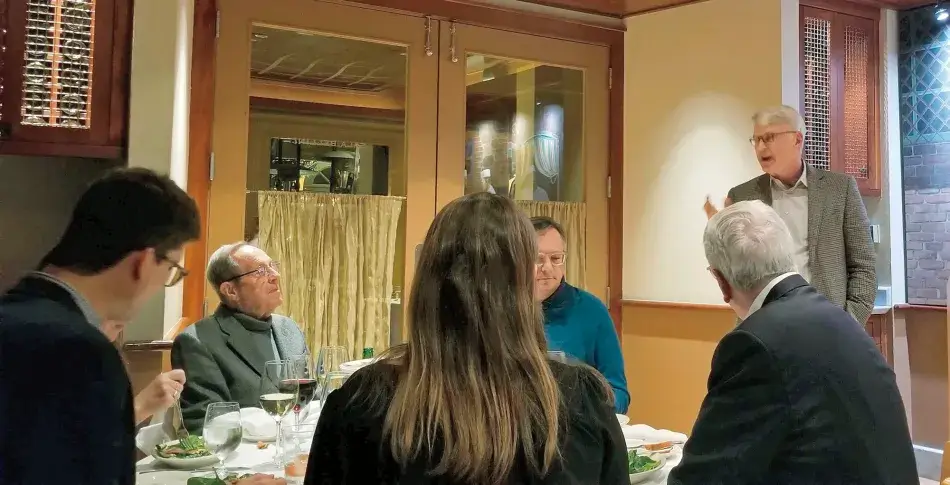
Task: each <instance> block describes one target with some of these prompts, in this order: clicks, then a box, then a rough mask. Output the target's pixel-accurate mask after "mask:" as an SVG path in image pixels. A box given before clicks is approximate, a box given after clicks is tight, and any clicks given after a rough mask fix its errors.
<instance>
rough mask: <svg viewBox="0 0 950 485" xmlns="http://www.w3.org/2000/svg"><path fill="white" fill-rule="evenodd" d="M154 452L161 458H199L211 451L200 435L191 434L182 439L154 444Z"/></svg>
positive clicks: (208, 454)
mask: <svg viewBox="0 0 950 485" xmlns="http://www.w3.org/2000/svg"><path fill="white" fill-rule="evenodd" d="M155 454H156V455H158V456H160V457H162V458H199V457H202V456H211V451H210V450H208V446H207V445H205V440H204V439H203V438H202V437H200V436H194V435H191V436H188V437H187V438H185V439H182V440H178V441H170V442H168V443H162V444H160V445H157V446H155Z"/></svg>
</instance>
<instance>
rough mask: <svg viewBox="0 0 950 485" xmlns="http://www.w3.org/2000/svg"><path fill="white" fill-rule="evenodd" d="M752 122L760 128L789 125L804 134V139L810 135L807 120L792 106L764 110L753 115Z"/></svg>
mask: <svg viewBox="0 0 950 485" xmlns="http://www.w3.org/2000/svg"><path fill="white" fill-rule="evenodd" d="M752 122H753V123H755V124H756V125H759V126H770V125H788V126H791V127H792V128H793V129H795V131H800V132H801V133H802V138H804V137H805V135H806V134H807V133H808V127H807V126H805V119H804V118H802V115H800V114H798V110H797V109H795V108H792V107H791V106H786V105H784V104H783V105H779V106H769V107H767V108H762V109H760V110H758V111H756V112H755V114H754V115H752Z"/></svg>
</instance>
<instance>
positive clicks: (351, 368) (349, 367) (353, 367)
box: [340, 358, 376, 374]
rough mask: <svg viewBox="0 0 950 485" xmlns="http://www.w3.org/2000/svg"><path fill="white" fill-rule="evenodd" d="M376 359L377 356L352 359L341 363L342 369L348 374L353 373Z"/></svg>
mask: <svg viewBox="0 0 950 485" xmlns="http://www.w3.org/2000/svg"><path fill="white" fill-rule="evenodd" d="M375 360H376V359H375V358H369V359H360V360H351V361H349V362H344V363H342V364H340V370H341V371H343V372H345V373H347V374H353V373H355V372H356V371H358V370H360V369H362V368H363V367H366V366H368V365H370V364H372V363H373V361H375Z"/></svg>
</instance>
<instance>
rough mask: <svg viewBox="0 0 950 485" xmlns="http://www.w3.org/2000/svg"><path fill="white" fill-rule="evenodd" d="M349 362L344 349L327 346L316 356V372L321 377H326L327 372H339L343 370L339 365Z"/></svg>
mask: <svg viewBox="0 0 950 485" xmlns="http://www.w3.org/2000/svg"><path fill="white" fill-rule="evenodd" d="M348 360H350V359H349V354H348V353H347V352H346V347H342V346H328V347H323V348H322V349H320V353H319V354H317V364H316V367H317V369H316V370H317V372H318V373H319V375H320V376H321V377H322V376H324V375H326V373H327V372H334V371H341V370H343V369H342V368H341V367H340V364H342V363H344V362H346V361H348Z"/></svg>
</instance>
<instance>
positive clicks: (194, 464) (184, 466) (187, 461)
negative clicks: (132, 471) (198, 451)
mask: <svg viewBox="0 0 950 485" xmlns="http://www.w3.org/2000/svg"><path fill="white" fill-rule="evenodd" d="M167 443H168V444H170V445H171V444H177V443H178V440H175V441H169V442H167ZM152 458H155V461H156V462H158V463H161V464H162V465H165V466H167V467H168V468H174V469H176V470H197V469H199V468H204V467H206V466H211V465H214V464H215V463H217V462H218V457H217V456H214V455H209V456H196V457H192V458H165V457H163V456H159V455H158V453H152Z"/></svg>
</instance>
